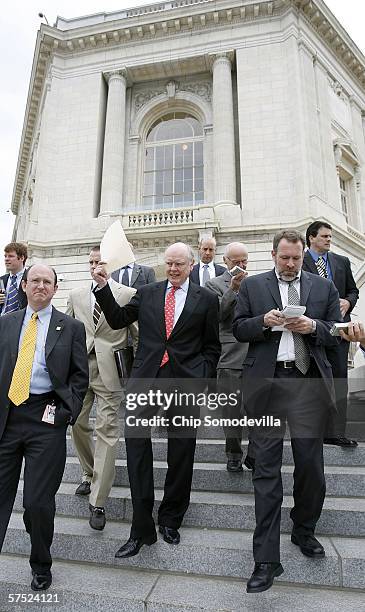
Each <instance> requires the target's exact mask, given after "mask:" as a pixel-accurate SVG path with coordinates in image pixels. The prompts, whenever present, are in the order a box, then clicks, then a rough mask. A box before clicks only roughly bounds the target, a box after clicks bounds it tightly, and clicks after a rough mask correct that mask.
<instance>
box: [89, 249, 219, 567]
mask: <svg viewBox="0 0 365 612" xmlns="http://www.w3.org/2000/svg"><path fill="white" fill-rule="evenodd" d="M192 265H193V253H192V251H191V249H190V247H189V246H187V245H186V244H183V243H181V242H178V243H176V244H173V245H171V246H170V247H168V248H167V249H166V252H165V266H166V280H165V281H162V282H157V283H151V284H148V285H145V286H144V287H140V288H139V289H138V290H137V293H136V295H135V296H134V297H133V298H132V299H131V301H130V303H129V304H127V305H126V306H124V307H123V308H121V307H120V306H119V305H118V304H117V303H116V301H115V299H114V298H113V295H112V292H111V291H110V288H109V286H108V284H107V274H106V272H105V269H104V266H103V265H100V266H98V267H97V268H96V269H95V271H94V274H93V278H94V280H95V281H96V282H97V284H98V287H99V288H98V289H96V290H95V297H96V300H97V302H98V303H99V304H100V306H101V308H102V310H103V312H104V314H105V317H106V320H107V321H108V323H109V325H110V326H111V327H112V328H113V329H121V328H124V327H126V326H128V325H130V324H131V323H132V322H134V321H138V324H139V342H138V348H137V352H136V356H135V360H134V364H133V368H132V372H131V377H130V379H129V382H128V385H127V394H128V393H129V394H130V393H131V392H132V391H133V392H134V394H135V395H136V396H138V395H140V396H141V395H142V393H141V392H142V391H143V390H144V389H148V390H149V389H150V388H151V386H152V387H153V386H154V385H156V386H162V385H168V384H170V383H171V384H173V385H174V386H176V385H177V386H179V385H180V387H182V388H183V384H184V381H183V380H181V379H185V380H187V381H188V383H189V382H190V381H193V382H195V383H196V385H197V386H199V385H200V383H201V382H202V383H203V384H205V380H206V379H207V378H211V377H213V376H215V370H216V366H217V362H218V358H219V354H220V343H219V335H218V298H217V296H216V295H214V294H213V293H212V292H211V291H209V290H208V289H205V288H203V287H199V285H196V284H195V283H192V282H190V281H189V274H190V272H191V269H192ZM146 379H147V381H146ZM151 379H152V383H151V384H150V381H151ZM203 388H204V387H203ZM183 390H185V389H184V388H183ZM158 409H159V406H156V405H153V404H152V403H151V402H147V404H138V406H137V407H136V410H135V411H134V412H133V416H134V417H136V418H137V417H138V418H139V417H141V418H146V420H148V419H149V418H150V417H152V416H153V415H155V414H157V412H158ZM179 409H180V407H179V406H175V405H174V406H172V407H171V408H169V410H168V411H167V412H166V413H165V412H164V415H165V414H166V416H167V417H169V416H170V415H171V412H172V411H173V410H175V411H176V412H175V414H178V413H179ZM170 421H173V419H170ZM168 434H169V436H168V451H167V464H168V470H167V474H166V479H165V487H164V497H163V500H162V503H161V505H160V507H159V512H158V522H159V530H160V533H162V535H163V538H164V540H165V542H167V543H169V544H178V543H179V541H180V534H179V532H178V529H179V527H180V525H181V523H182V520H183V517H184V514H185V512H186V510H187V508H188V505H189V500H190V489H191V480H192V474H193V462H194V452H195V435H196V430H192V429H191V428H187V429H186V431H185V432H184V430H181V432H180V431H176V430H175V429H174V428H173V427H168ZM184 434H187V435H184ZM125 437H126V448H127V465H128V474H129V482H130V487H131V493H132V503H133V520H132V528H131V534H130V538H129V540H128V541H127V542H126V543H125V544H124V545H123V546H122V547H121V548H120V549H119V550H118V551H117V553H116V557H122V558H125V557H132V556H133V555H136V554H138V552H139V550H140V548H141V547H142V546H143V544H148V545H151V544H153V543H154V542H156V540H157V537H156V529H155V524H154V521H153V518H152V510H153V504H154V487H153V466H152V462H153V456H152V445H151V437H150V432H149V430H148V427H146V429H144V430H143V431H141V430H139V431H138V430H137V429H136V428H135V427H127V424H126V431H125Z"/></svg>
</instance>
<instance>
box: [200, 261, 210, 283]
mask: <svg viewBox="0 0 365 612" xmlns="http://www.w3.org/2000/svg"><path fill="white" fill-rule="evenodd" d="M208 268H209V264H204V266H203V284H202V287H205V285H206V283H207V282H208V280H210V274H209V271H208Z"/></svg>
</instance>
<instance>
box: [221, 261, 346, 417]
mask: <svg viewBox="0 0 365 612" xmlns="http://www.w3.org/2000/svg"><path fill="white" fill-rule="evenodd" d="M300 303H301V304H302V305H303V306H304V305H305V306H306V312H305V314H306V316H308V317H310V318H311V319H314V320H315V321H316V323H317V329H316V333H315V334H305V335H303V338H304V341H305V342H306V344H307V346H308V348H309V352H310V355H311V357H312V358H313V359H314V360H315V362H316V364H317V366H318V369H319V371H320V373H321V376H322V378H323V380H324V382H325V385H326V388H327V391H328V393H329V396H330V399H331V400H332V403H333V401H334V390H333V377H332V368H331V364H330V363H329V361H328V359H327V356H326V352H325V347H326V346H335V345H336V344H337V343H338V338H336V337H335V336H331V335H330V333H329V330H330V329H331V327H332V325H333V323H334V322H336V321H342V317H341V312H340V305H339V297H338V291H337V289H336V287H335V286H334V284H333V283H332V281H330V280H328V279H326V278H322V277H321V276H318V275H314V274H310V273H308V272H304V271H302V274H301V278H300ZM273 308H277V309H280V310H281V309H282V308H283V306H282V302H281V298H280V291H279V286H278V281H277V278H276V274H275V270H271V271H270V272H265V273H263V274H257V275H255V276H251V277H248V278H246V280H245V282H244V283H241V287H240V291H239V295H238V302H237V307H236V312H235V318H234V320H233V334H234V336H235V337H236V338H237V340H240V341H241V342H249V348H248V352H247V357H246V359H245V361H244V364H243V381H244V388H245V389H247V388H249V387H250V385H251V390H252V393H250V399H249V400H247V404H246V405H247V408H248V409H249V408H251V410H253V409H254V404H255V399H256V400H257V397H256V398H255V393H254V387H255V383H254V379H256V381H258V382H257V386H258V385H259V384H260V381H261V382H262V381H263V379H272V378H273V377H274V372H275V367H276V357H277V354H278V348H279V343H280V339H281V334H282V332H280V331H274V332H273V331H271V328H270V329H265V328H264V315H265V314H266V313H267V312H268V311H269V310H271V309H273ZM245 383H246V384H245ZM250 403H251V405H250V406H249V404H250ZM262 409H263V406H262V404H261V406H260V410H262Z"/></svg>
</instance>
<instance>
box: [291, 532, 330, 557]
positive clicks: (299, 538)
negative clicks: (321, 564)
mask: <svg viewBox="0 0 365 612" xmlns="http://www.w3.org/2000/svg"><path fill="white" fill-rule="evenodd" d="M291 541H292V542H293V544H296V545H297V546H299V548H300V550H301V552H302V553H303V555H305V556H306V557H314V558H316V559H322V558H323V557H324V556H325V552H324V548H323V546H322V544H321V543H320V542H318V540H316V538H315V537H314V536H313V535H297V534H295V533H292V534H291Z"/></svg>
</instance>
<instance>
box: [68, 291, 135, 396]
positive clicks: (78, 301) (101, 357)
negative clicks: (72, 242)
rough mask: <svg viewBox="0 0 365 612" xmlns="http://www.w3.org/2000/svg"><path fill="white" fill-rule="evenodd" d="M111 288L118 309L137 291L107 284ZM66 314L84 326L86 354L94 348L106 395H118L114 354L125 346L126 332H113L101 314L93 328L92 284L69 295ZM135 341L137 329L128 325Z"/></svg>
mask: <svg viewBox="0 0 365 612" xmlns="http://www.w3.org/2000/svg"><path fill="white" fill-rule="evenodd" d="M110 286H111V290H112V293H113V296H114V298H115V300H116V302H117V303H118V304H119V305H120V306H124V305H125V304H128V302H129V300H130V299H131V298H132V297H133V296H134V294H135V293H136V289H132V288H131V287H126V286H125V285H120V284H119V283H116V282H115V281H113V280H110ZM66 313H67V314H68V315H70V316H71V317H74V318H75V319H78V320H79V321H82V323H83V324H84V325H85V330H86V348H87V353H88V354H89V353H90V351H91V350H92V349H93V348H94V349H95V355H96V361H97V364H98V370H99V374H100V377H101V380H102V381H103V384H104V386H105V387H106V388H107V389H108V391H121V388H122V387H121V384H120V380H119V376H118V371H117V367H116V365H115V359H114V351H116V350H117V349H120V348H124V347H126V346H127V330H126V329H125V330H122V331H121V330H114V329H112V328H111V327H110V326H109V325H108V323H107V322H106V320H105V316H104V314H103V313H101V315H100V319H99V323H98V325H97V327H96V328H95V325H94V321H93V313H92V311H91V282H90V284H89V285H88V286H85V287H81V288H77V289H73V290H72V291H71V293H70V295H69V298H68V302H67V310H66ZM132 328H133V331H134V335H135V337H136V338H138V326H137V324H136V323H133V325H131V329H132Z"/></svg>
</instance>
